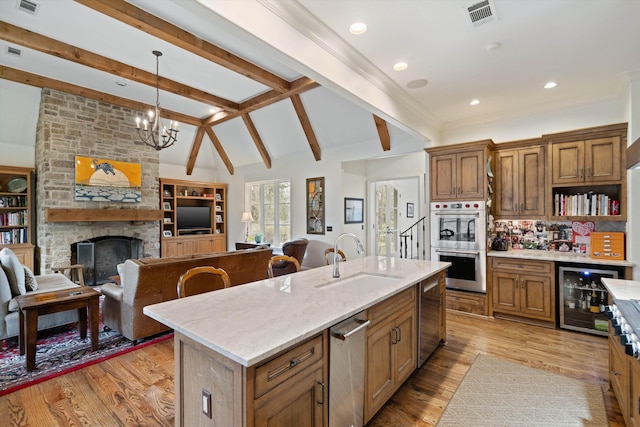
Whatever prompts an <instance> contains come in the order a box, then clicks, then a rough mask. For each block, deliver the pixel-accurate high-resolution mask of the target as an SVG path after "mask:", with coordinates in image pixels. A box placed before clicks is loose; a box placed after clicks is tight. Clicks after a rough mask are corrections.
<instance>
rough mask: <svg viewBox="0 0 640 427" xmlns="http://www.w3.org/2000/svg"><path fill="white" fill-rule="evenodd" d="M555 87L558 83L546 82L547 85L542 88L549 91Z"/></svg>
mask: <svg viewBox="0 0 640 427" xmlns="http://www.w3.org/2000/svg"><path fill="white" fill-rule="evenodd" d="M556 86H558V83H556V82H547V84H545V85H544V88H545V89H551V88H554V87H556Z"/></svg>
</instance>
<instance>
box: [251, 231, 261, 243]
mask: <svg viewBox="0 0 640 427" xmlns="http://www.w3.org/2000/svg"><path fill="white" fill-rule="evenodd" d="M253 240H255V242H256V243H262V233H256V234H255V235H254V236H253Z"/></svg>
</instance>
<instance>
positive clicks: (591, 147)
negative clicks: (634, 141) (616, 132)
mask: <svg viewBox="0 0 640 427" xmlns="http://www.w3.org/2000/svg"><path fill="white" fill-rule="evenodd" d="M584 144H585V150H584V151H585V161H584V163H585V167H586V170H585V181H591V182H598V181H618V180H620V177H621V167H620V165H621V157H620V156H621V152H620V137H618V136H616V137H613V138H601V139H592V140H588V141H585V143H584Z"/></svg>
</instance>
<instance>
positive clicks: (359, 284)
mask: <svg viewBox="0 0 640 427" xmlns="http://www.w3.org/2000/svg"><path fill="white" fill-rule="evenodd" d="M400 279H402V277H401V276H394V275H390V274H375V273H358V274H354V275H352V276H346V277H342V278H336V279H332V280H331V281H328V282H324V283H320V284H318V285H316V286H315V287H316V288H322V289H340V291H341V292H343V291H344V292H348V293H353V294H357V295H360V294H362V293H363V292H367V291H371V290H372V289H375V288H378V287H384V286H386V285H389V284H392V283H397V282H398V280H400Z"/></svg>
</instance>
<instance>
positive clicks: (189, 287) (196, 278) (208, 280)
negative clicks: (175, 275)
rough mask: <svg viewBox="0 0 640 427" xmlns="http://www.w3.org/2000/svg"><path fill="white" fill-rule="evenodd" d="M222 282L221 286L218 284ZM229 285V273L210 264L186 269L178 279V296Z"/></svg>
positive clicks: (182, 296) (215, 289)
mask: <svg viewBox="0 0 640 427" xmlns="http://www.w3.org/2000/svg"><path fill="white" fill-rule="evenodd" d="M220 282H222V286H220ZM229 286H231V281H230V280H229V275H228V274H227V272H226V271H224V270H223V269H221V268H215V267H210V266H204V267H194V268H191V269H189V270H187V271H186V272H185V273H183V274H182V276H180V279H179V280H178V298H184V297H187V296H190V295H196V294H201V293H204V292H210V291H217V290H218V289H224V288H228V287H229Z"/></svg>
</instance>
